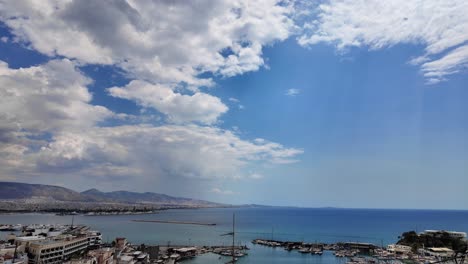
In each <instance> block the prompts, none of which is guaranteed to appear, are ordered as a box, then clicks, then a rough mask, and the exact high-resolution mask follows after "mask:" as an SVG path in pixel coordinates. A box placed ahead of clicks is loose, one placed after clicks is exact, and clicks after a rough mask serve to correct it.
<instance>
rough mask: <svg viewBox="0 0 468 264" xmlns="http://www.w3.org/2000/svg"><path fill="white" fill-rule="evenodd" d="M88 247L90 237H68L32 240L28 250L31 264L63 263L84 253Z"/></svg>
mask: <svg viewBox="0 0 468 264" xmlns="http://www.w3.org/2000/svg"><path fill="white" fill-rule="evenodd" d="M87 247H88V237H86V236H84V237H71V236H69V237H66V238H65V239H60V240H43V241H36V242H31V243H30V244H29V246H28V247H27V249H26V251H27V253H28V254H29V257H30V258H29V263H30V264H36V263H37V264H39V263H51V264H55V263H57V264H58V263H63V262H64V261H65V260H68V259H70V258H71V256H73V255H75V254H76V255H77V254H81V253H83V252H84V251H85V250H86V249H87Z"/></svg>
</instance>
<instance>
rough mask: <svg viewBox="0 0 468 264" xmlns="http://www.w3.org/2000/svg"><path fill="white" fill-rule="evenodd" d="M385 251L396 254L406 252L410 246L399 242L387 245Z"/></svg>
mask: <svg viewBox="0 0 468 264" xmlns="http://www.w3.org/2000/svg"><path fill="white" fill-rule="evenodd" d="M387 251H388V252H391V253H396V254H408V253H410V252H411V247H410V246H405V245H399V244H391V245H388V246H387Z"/></svg>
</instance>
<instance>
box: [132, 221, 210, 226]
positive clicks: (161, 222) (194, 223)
mask: <svg viewBox="0 0 468 264" xmlns="http://www.w3.org/2000/svg"><path fill="white" fill-rule="evenodd" d="M132 221H133V222H143V223H159V224H176V225H201V226H215V225H216V224H215V223H202V222H188V221H170V220H132Z"/></svg>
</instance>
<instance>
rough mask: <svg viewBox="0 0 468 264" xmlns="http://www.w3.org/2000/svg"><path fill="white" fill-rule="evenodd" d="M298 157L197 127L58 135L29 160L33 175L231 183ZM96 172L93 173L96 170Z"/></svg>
mask: <svg viewBox="0 0 468 264" xmlns="http://www.w3.org/2000/svg"><path fill="white" fill-rule="evenodd" d="M300 153H302V151H301V150H299V149H292V148H286V147H284V146H282V145H280V144H277V143H272V142H268V141H266V142H263V143H257V142H250V141H246V140H242V139H240V138H239V137H238V136H237V135H235V134H234V133H232V132H230V131H228V130H223V129H219V128H214V127H206V126H197V125H185V126H180V125H165V126H159V127H153V126H118V127H101V128H94V129H92V130H90V131H88V132H87V133H86V134H82V133H64V134H60V135H58V136H56V137H54V139H53V141H52V142H50V143H49V144H48V145H47V146H45V147H43V148H42V149H41V150H40V151H39V152H38V153H36V154H34V155H35V159H36V160H37V161H38V166H40V167H39V169H41V170H44V171H48V170H55V169H57V168H60V170H61V171H63V170H67V169H72V170H76V169H84V168H86V169H87V170H89V169H90V168H93V166H94V165H100V164H109V165H112V166H113V167H115V168H118V167H126V168H135V169H141V170H142V171H141V174H143V175H146V176H148V175H166V176H171V177H188V178H207V179H212V178H235V177H236V175H238V174H240V171H241V170H242V169H243V168H246V167H248V166H249V165H251V164H252V163H257V162H260V163H270V164H273V163H284V162H287V161H290V162H293V161H294V160H293V158H294V157H295V156H296V155H298V154H300ZM96 169H99V167H96Z"/></svg>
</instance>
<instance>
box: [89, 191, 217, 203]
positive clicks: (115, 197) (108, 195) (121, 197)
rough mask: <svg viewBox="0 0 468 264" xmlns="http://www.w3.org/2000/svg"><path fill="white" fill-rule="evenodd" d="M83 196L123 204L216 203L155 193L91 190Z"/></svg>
mask: <svg viewBox="0 0 468 264" xmlns="http://www.w3.org/2000/svg"><path fill="white" fill-rule="evenodd" d="M81 194H83V195H85V196H86V197H88V199H95V200H107V201H114V202H121V203H149V204H197V205H213V204H215V203H212V202H207V201H202V200H195V199H190V198H182V197H173V196H169V195H166V194H160V193H153V192H145V193H138V192H128V191H114V192H101V191H99V190H97V189H90V190H87V191H84V192H82V193H81Z"/></svg>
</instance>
